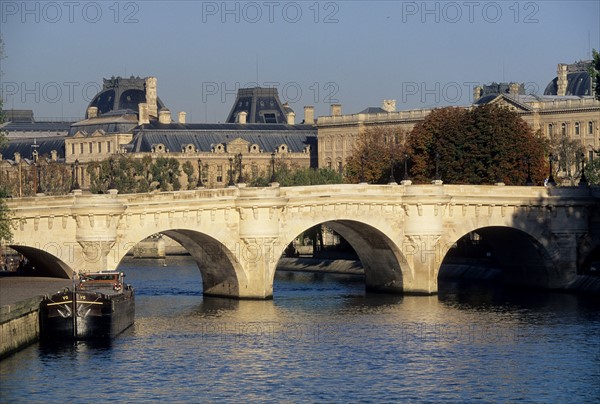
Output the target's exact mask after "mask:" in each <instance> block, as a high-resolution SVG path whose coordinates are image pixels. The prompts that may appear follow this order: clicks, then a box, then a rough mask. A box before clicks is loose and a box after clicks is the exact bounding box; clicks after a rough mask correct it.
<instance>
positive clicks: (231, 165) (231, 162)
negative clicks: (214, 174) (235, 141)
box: [227, 157, 235, 187]
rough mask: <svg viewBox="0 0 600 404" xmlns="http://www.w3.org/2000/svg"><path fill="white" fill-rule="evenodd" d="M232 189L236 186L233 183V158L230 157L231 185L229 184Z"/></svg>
mask: <svg viewBox="0 0 600 404" xmlns="http://www.w3.org/2000/svg"><path fill="white" fill-rule="evenodd" d="M227 185H228V186H230V187H233V186H235V183H234V182H233V158H232V157H229V183H228V184H227Z"/></svg>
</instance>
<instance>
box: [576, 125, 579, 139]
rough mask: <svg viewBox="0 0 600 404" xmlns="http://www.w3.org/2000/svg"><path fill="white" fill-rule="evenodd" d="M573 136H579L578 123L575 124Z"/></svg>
mask: <svg viewBox="0 0 600 404" xmlns="http://www.w3.org/2000/svg"><path fill="white" fill-rule="evenodd" d="M575 135H577V136H579V122H575Z"/></svg>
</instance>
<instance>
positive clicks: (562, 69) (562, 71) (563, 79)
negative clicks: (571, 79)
mask: <svg viewBox="0 0 600 404" xmlns="http://www.w3.org/2000/svg"><path fill="white" fill-rule="evenodd" d="M556 76H557V80H556V95H567V65H565V64H562V63H559V64H558V68H557V69H556Z"/></svg>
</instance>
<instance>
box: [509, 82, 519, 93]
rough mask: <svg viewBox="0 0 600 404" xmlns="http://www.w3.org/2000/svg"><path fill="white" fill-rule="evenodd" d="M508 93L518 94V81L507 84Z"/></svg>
mask: <svg viewBox="0 0 600 404" xmlns="http://www.w3.org/2000/svg"><path fill="white" fill-rule="evenodd" d="M508 93H509V94H510V95H519V83H510V84H509V85H508Z"/></svg>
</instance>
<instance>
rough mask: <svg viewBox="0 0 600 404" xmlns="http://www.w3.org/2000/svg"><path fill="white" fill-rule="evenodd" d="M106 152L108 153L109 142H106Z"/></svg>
mask: <svg viewBox="0 0 600 404" xmlns="http://www.w3.org/2000/svg"><path fill="white" fill-rule="evenodd" d="M106 152H107V153H110V142H106Z"/></svg>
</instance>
